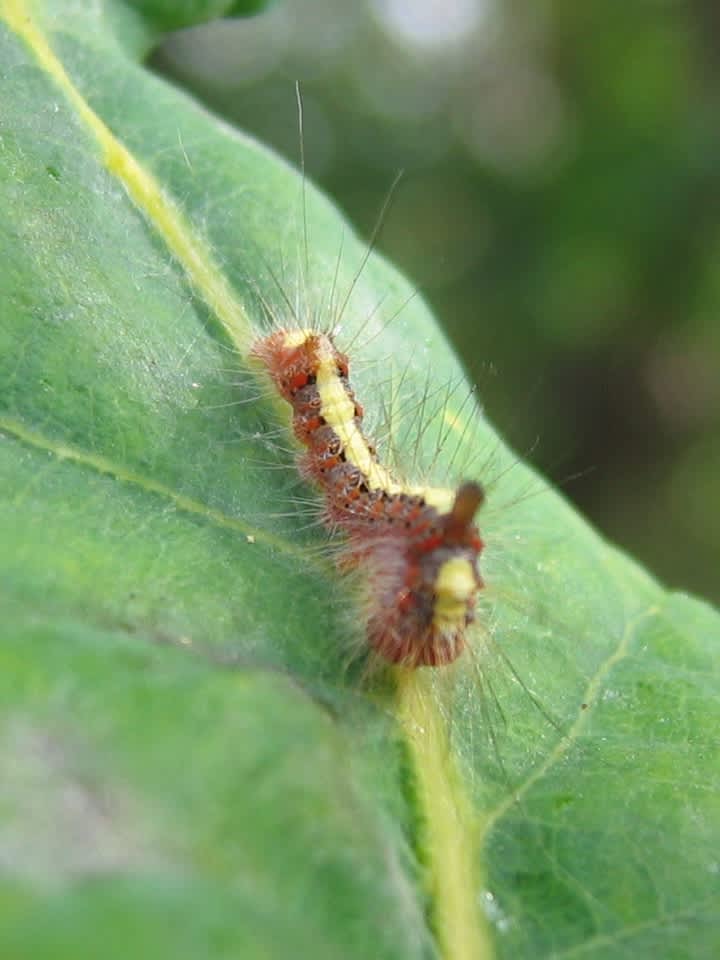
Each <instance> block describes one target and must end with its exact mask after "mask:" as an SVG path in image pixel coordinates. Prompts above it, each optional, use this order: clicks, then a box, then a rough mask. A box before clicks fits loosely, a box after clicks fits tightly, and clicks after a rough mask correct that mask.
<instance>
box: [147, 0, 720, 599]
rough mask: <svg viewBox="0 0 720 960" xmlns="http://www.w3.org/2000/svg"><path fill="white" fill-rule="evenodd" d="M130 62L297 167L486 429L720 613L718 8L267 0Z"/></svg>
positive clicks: (633, 2) (595, 0) (701, 2)
mask: <svg viewBox="0 0 720 960" xmlns="http://www.w3.org/2000/svg"><path fill="white" fill-rule="evenodd" d="M153 66H154V68H155V69H156V70H158V71H159V72H161V73H163V74H165V75H166V76H169V77H171V78H173V79H175V80H177V81H178V82H180V83H182V84H183V85H185V86H187V87H189V88H190V89H191V90H192V91H194V92H195V93H196V94H197V95H198V96H199V97H200V98H202V100H204V101H205V102H206V103H207V104H208V105H210V106H211V107H212V108H213V109H214V110H216V111H218V112H220V113H222V114H224V115H225V116H226V117H228V118H229V119H230V120H231V121H232V122H233V123H235V124H237V125H238V126H239V127H241V128H242V129H245V130H247V131H248V132H251V133H253V134H254V135H256V136H257V137H258V138H259V139H260V140H262V141H264V142H266V143H268V144H271V145H274V146H275V147H276V148H277V149H278V150H280V151H281V152H282V153H284V154H285V155H287V156H288V157H289V158H291V159H292V160H293V161H294V162H297V160H298V156H299V140H298V124H297V109H296V104H295V95H294V91H293V83H294V81H295V80H296V79H298V80H300V81H301V83H302V89H303V96H304V105H305V111H304V112H305V147H306V155H307V169H308V172H309V175H310V176H311V177H312V178H313V179H315V180H317V181H318V182H319V183H320V184H321V185H322V186H324V187H325V188H326V190H327V191H328V192H329V193H330V194H331V195H332V196H333V197H334V198H335V199H336V201H337V202H338V203H339V204H340V205H341V206H342V207H343V208H344V209H345V210H346V211H347V213H348V215H349V217H350V219H351V220H352V221H353V222H354V223H355V224H356V226H357V227H358V229H359V230H360V231H361V232H364V233H365V235H366V236H369V235H370V234H371V233H372V230H373V227H374V225H375V223H376V220H377V215H378V210H379V208H380V207H381V205H382V201H383V199H384V197H385V195H386V193H387V190H388V187H389V185H390V183H391V182H392V180H393V177H394V175H395V174H396V172H397V171H398V170H399V169H401V168H402V169H404V170H405V176H404V179H403V181H402V183H401V185H400V187H399V189H398V191H397V193H396V194H395V196H394V199H393V203H392V207H391V210H390V212H389V213H388V214H387V216H386V218H385V220H384V223H383V225H382V230H381V234H380V238H379V241H378V247H379V249H380V250H382V251H383V252H384V253H386V254H387V255H388V256H389V257H390V258H391V259H392V260H394V261H395V262H396V263H397V264H398V265H399V266H400V267H401V268H402V269H403V270H404V271H405V272H406V273H407V274H408V275H409V276H410V278H411V279H412V281H413V282H414V283H415V284H417V286H418V288H419V289H420V290H421V291H422V293H423V294H424V296H425V297H426V298H427V299H428V300H429V301H430V303H431V304H432V306H433V307H434V309H435V311H436V312H437V314H438V316H439V318H440V319H441V321H442V322H443V323H444V324H445V326H446V329H447V331H448V333H449V335H450V336H451V338H452V339H453V340H454V341H455V344H456V346H457V349H458V351H459V353H460V356H461V357H463V358H465V360H466V363H467V365H468V368H469V369H470V372H471V374H472V375H473V376H474V377H475V379H476V381H477V383H478V385H479V388H480V393H481V397H482V398H483V401H484V403H485V406H486V409H487V411H488V414H489V416H490V418H491V419H492V420H493V422H494V423H495V424H496V425H497V426H498V428H499V429H500V431H501V432H502V433H504V435H505V436H506V437H507V438H508V439H509V440H510V442H511V443H512V444H513V445H514V446H515V448H516V449H517V450H518V451H519V452H520V453H521V454H523V455H524V456H525V457H526V458H528V459H530V460H532V461H534V462H535V463H536V464H537V465H538V467H539V468H540V469H541V470H542V471H543V472H544V473H546V474H547V475H549V476H550V477H551V478H552V479H553V480H554V482H555V483H556V484H558V485H560V486H561V487H562V488H563V489H564V490H565V492H566V494H567V496H568V497H570V498H571V499H573V500H574V501H575V502H576V503H577V504H578V505H579V507H580V508H581V509H582V511H583V512H585V513H586V514H587V515H588V516H589V517H590V518H591V519H592V520H593V521H594V522H595V523H596V524H597V526H598V527H600V528H601V529H602V530H603V531H604V532H605V533H606V534H607V535H608V536H609V537H610V538H612V539H613V540H615V541H616V542H617V543H619V544H621V545H623V546H624V547H626V548H627V549H628V550H629V551H630V552H632V553H633V554H635V555H636V556H637V557H638V558H639V559H640V560H641V561H643V562H644V563H645V564H646V565H647V566H648V567H649V568H650V569H651V570H652V571H654V572H655V573H656V574H657V575H658V576H659V577H660V578H661V579H662V580H664V581H665V582H666V583H667V584H668V585H670V586H673V587H677V588H681V589H688V590H692V591H695V592H698V593H701V594H704V595H705V596H708V597H710V598H711V599H713V600H715V601H716V602H718V601H720V547H719V545H720V510H719V509H718V500H719V499H720V498H719V494H720V4H718V3H717V0H693V2H686V3H683V2H677V0H676V2H672V0H629V2H625V3H614V2H609V0H582V2H578V0H556V2H541V0H513V2H508V0H359V2H351V0H346V2H337V0H335V2H332V0H285V2H283V0H278V2H277V3H275V4H274V5H271V6H270V8H269V9H268V10H266V11H265V12H263V13H260V14H258V15H257V16H255V17H250V18H248V19H245V20H237V21H218V22H215V23H213V24H210V25H208V26H206V27H199V28H194V29H192V30H187V31H184V32H182V33H178V34H175V35H174V36H172V37H170V38H169V39H168V41H167V42H166V44H165V45H164V47H163V48H162V49H161V50H159V51H158V52H156V54H155V56H154V60H153Z"/></svg>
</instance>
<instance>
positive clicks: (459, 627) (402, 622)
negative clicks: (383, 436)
mask: <svg viewBox="0 0 720 960" xmlns="http://www.w3.org/2000/svg"><path fill="white" fill-rule="evenodd" d="M250 356H251V358H253V359H254V360H255V361H258V362H259V363H260V364H261V365H262V366H263V367H264V369H265V370H266V372H267V374H268V375H269V377H270V379H271V381H272V383H273V385H274V387H275V389H276V390H277V391H278V393H279V394H280V396H281V397H282V398H283V399H284V400H285V401H286V402H287V403H288V404H289V405H290V406H291V408H292V419H293V431H294V434H295V436H296V438H297V439H298V441H299V442H300V443H301V444H302V445H303V446H304V447H305V452H304V453H303V454H302V455H301V456H300V458H299V470H300V473H301V475H302V476H303V477H304V478H306V479H307V480H309V481H310V482H311V483H313V484H314V485H315V486H316V487H318V488H319V489H320V491H321V493H322V495H323V498H324V517H323V519H324V522H325V525H326V526H327V527H328V528H329V529H331V530H332V531H333V532H340V533H341V534H342V535H343V536H344V541H345V547H344V552H343V563H342V565H343V567H345V566H350V567H353V568H358V569H359V570H360V572H361V573H362V574H363V576H364V579H365V582H366V584H367V596H368V612H367V619H366V634H367V640H368V643H369V645H370V647H371V649H372V650H374V651H375V652H376V653H377V654H379V655H380V656H381V657H382V658H383V659H385V660H386V661H388V662H390V663H393V664H400V665H402V666H404V667H409V668H416V667H422V666H428V667H440V666H444V665H447V664H450V663H452V662H453V661H454V660H456V659H457V657H459V656H460V654H461V653H462V651H463V649H464V647H465V637H466V631H467V628H468V626H469V625H470V624H471V623H472V621H473V620H474V617H475V601H476V597H477V594H478V591H479V590H480V589H481V588H482V586H483V581H482V577H481V575H480V572H479V569H478V564H479V559H480V555H481V553H482V550H483V541H482V538H481V536H480V533H479V531H478V528H477V525H476V524H475V522H474V518H475V514H476V513H477V511H478V509H479V507H480V506H481V504H482V502H483V500H484V492H483V489H482V487H481V486H480V485H479V484H478V483H475V482H465V483H462V484H461V485H460V486H459V487H458V488H457V489H456V490H450V489H445V488H438V487H415V486H407V485H404V484H402V483H401V482H400V481H399V480H397V479H396V478H395V477H393V475H392V474H391V472H390V471H389V470H387V469H386V468H385V467H384V466H383V465H382V464H381V463H380V462H379V458H378V455H377V452H376V449H375V446H374V444H373V443H372V442H370V441H369V440H368V438H367V437H366V436H365V434H364V432H363V416H364V410H363V407H362V405H361V404H360V402H359V401H358V400H357V398H356V397H355V393H354V391H353V388H352V386H351V384H350V379H349V373H350V365H349V360H348V357H347V355H346V354H344V353H342V352H341V351H340V350H338V348H337V347H336V345H335V343H334V342H333V339H332V336H331V335H330V334H327V333H320V332H317V331H313V330H309V329H308V330H303V329H296V330H290V329H279V330H275V331H274V332H272V333H270V334H268V335H266V336H264V337H260V338H258V339H257V340H256V341H255V342H254V343H253V345H252V347H251V350H250Z"/></svg>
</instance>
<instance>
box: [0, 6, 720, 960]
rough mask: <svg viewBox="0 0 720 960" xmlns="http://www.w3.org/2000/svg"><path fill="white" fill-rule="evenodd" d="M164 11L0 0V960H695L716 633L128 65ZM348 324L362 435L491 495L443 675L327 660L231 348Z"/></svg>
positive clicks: (380, 288) (203, 129) (203, 118)
mask: <svg viewBox="0 0 720 960" xmlns="http://www.w3.org/2000/svg"><path fill="white" fill-rule="evenodd" d="M163 6H164V7H165V9H167V10H170V9H171V6H170V5H169V4H164V5H163V4H160V3H155V4H140V3H137V4H135V5H134V9H133V10H131V9H130V8H129V7H127V6H124V5H123V4H120V3H111V2H108V3H107V4H105V5H104V6H102V7H100V5H97V6H95V5H94V6H93V7H92V13H90V12H88V11H87V10H86V9H85V8H84V5H77V4H73V3H70V2H67V3H63V2H60V0H58V2H56V3H50V2H48V3H46V4H40V3H38V4H37V5H33V6H32V7H30V6H29V5H27V4H25V3H22V2H20V0H0V15H1V17H2V19H1V20H0V24H1V25H0V71H2V89H3V96H2V98H0V197H1V203H2V220H1V221H0V222H1V223H2V230H1V231H0V245H1V248H0V263H1V264H2V267H1V268H0V302H1V303H2V319H1V320H0V368H1V369H0V400H1V403H0V431H1V432H2V442H1V443H0V461H1V464H2V465H1V467H0V493H1V494H2V499H1V501H0V509H1V510H2V520H1V521H0V522H1V524H2V526H1V527H0V529H1V530H2V551H1V552H0V583H1V584H2V587H1V588H0V589H1V590H2V613H3V619H2V623H3V642H2V647H1V648H0V658H1V659H0V713H1V716H2V722H1V727H0V783H1V784H2V791H1V793H0V953H1V954H2V956H7V957H22V956H27V957H33V958H43V957H66V956H67V957H73V958H76V957H86V956H101V955H102V956H104V957H114V956H117V957H121V956H122V957H126V956H133V957H148V958H150V957H153V958H155V957H158V956H173V957H188V958H191V957H192V958H196V957H199V956H203V957H205V956H206V957H243V958H254V957H258V958H260V957H284V956H288V957H289V956H293V957H295V956H301V957H304V956H308V957H310V956H311V957H314V958H324V957H327V958H337V957H343V958H353V957H358V958H372V960H375V958H384V957H388V958H390V957H392V958H396V957H397V958H412V957H433V956H441V957H444V958H448V960H463V958H478V957H483V956H494V955H498V956H501V957H512V958H518V957H525V956H527V957H538V956H544V955H548V956H549V955H552V956H556V957H560V956H580V955H582V956H588V957H616V956H628V957H630V956H631V957H645V956H653V955H654V956H673V957H681V956H693V957H703V956H707V957H714V956H716V955H717V953H718V950H719V949H720V924H719V923H718V916H719V915H720V914H719V911H718V907H719V906H720V902H719V893H720V858H719V856H718V850H719V849H720V844H719V842H718V841H720V836H719V833H720V831H719V828H718V824H720V800H718V797H720V783H718V751H717V746H718V734H717V731H718V728H719V724H720V707H719V704H720V698H719V697H718V682H717V676H718V649H719V646H718V639H719V638H720V624H719V619H718V616H717V614H716V613H715V612H713V611H712V610H710V609H709V608H707V607H705V606H703V605H702V604H701V603H699V602H698V601H695V600H692V599H690V598H687V597H683V596H678V595H672V594H668V593H666V592H665V591H663V590H662V589H661V587H660V586H659V585H658V584H656V583H655V582H654V581H653V580H652V579H651V578H650V577H649V576H647V575H646V574H644V573H643V572H642V571H641V570H639V569H638V568H637V567H636V566H635V565H634V564H633V563H632V562H631V561H630V560H628V559H627V558H626V557H624V556H622V555H620V554H619V553H618V552H617V551H615V550H613V548H612V547H610V546H608V545H607V544H605V543H604V542H603V541H602V540H600V538H599V537H598V536H597V535H596V534H595V533H594V532H593V531H592V530H591V529H589V528H588V527H587V525H586V524H585V523H584V522H583V521H582V520H581V519H580V518H579V517H577V515H576V514H574V513H573V512H572V510H571V509H570V508H569V507H568V506H567V504H566V503H565V502H564V501H563V500H562V499H561V498H560V497H559V496H558V495H556V494H554V493H553V492H551V491H549V490H546V489H545V488H544V487H543V486H542V484H541V482H540V481H539V480H538V479H537V478H536V477H534V476H533V475H532V474H531V473H530V472H529V471H528V470H527V469H526V468H525V467H524V466H522V465H521V464H519V463H517V462H515V458H514V456H513V455H512V453H510V452H509V451H507V450H506V449H505V448H504V447H503V446H502V445H501V444H500V443H499V441H498V440H497V438H496V437H495V436H494V434H493V433H492V431H491V430H490V428H489V427H488V426H487V424H486V423H485V422H484V420H483V419H482V417H481V416H480V414H479V413H478V412H477V411H476V410H474V409H473V408H472V404H471V403H464V402H463V399H462V398H463V396H464V394H463V392H462V390H460V393H459V395H458V394H453V396H452V397H451V399H450V400H449V401H448V403H447V404H446V403H445V397H446V395H447V391H446V388H445V385H446V384H447V383H453V382H457V381H458V378H459V372H458V364H457V360H456V359H455V358H454V357H453V355H452V353H451V351H450V350H449V348H448V346H447V344H446V343H445V341H444V339H443V337H442V334H441V333H440V332H439V331H438V329H437V327H436V325H435V323H434V321H433V319H432V317H431V316H430V315H429V314H428V312H427V310H426V308H425V306H424V305H423V304H422V302H421V301H420V299H419V298H418V297H415V296H413V291H412V288H411V287H410V286H409V285H408V284H407V282H406V281H405V280H403V279H402V278H401V277H399V276H398V275H397V274H396V273H395V272H394V271H393V270H392V269H391V268H390V267H389V266H388V265H387V264H386V263H384V262H383V261H382V260H381V259H380V258H378V257H375V256H373V257H371V258H370V259H369V261H368V262H367V264H365V265H364V266H363V256H364V252H363V246H362V244H361V243H359V242H358V241H357V240H356V239H355V237H354V236H353V235H352V231H351V229H350V228H349V227H348V226H347V224H345V223H344V222H343V221H342V218H341V217H340V216H339V214H338V213H337V211H336V210H335V209H334V208H333V207H332V205H331V204H330V203H329V202H328V201H327V200H326V199H325V198H324V197H322V196H321V195H320V194H318V193H317V192H316V191H315V190H313V189H312V188H310V187H308V190H307V197H306V199H307V211H306V214H305V213H304V212H303V207H302V203H301V197H302V190H301V186H300V180H299V177H298V175H297V174H296V173H295V172H293V171H292V170H291V169H290V168H288V167H287V166H286V165H285V164H284V163H283V162H282V161H280V160H279V159H278V158H277V157H275V156H274V155H272V154H271V153H270V152H269V151H267V150H265V149H263V148H262V147H260V146H259V145H258V144H256V143H255V142H253V141H252V140H250V139H248V138H246V137H244V136H242V135H241V134H239V133H237V132H236V131H234V130H231V129H229V128H228V127H227V126H226V125H224V124H223V123H221V122H219V121H218V120H216V119H215V118H213V117H212V116H209V115H208V114H207V113H206V111H205V110H203V109H202V107H200V106H198V105H197V104H196V103H195V102H193V101H192V100H190V99H189V98H187V97H186V96H185V95H183V94H182V93H181V92H178V91H177V90H174V89H172V88H171V87H169V86H168V85H166V84H165V83H164V82H162V81H161V80H159V79H158V78H156V77H153V76H152V75H151V74H149V73H147V72H146V71H145V70H144V69H143V68H142V67H141V66H139V64H138V62H137V60H136V57H138V56H139V55H140V53H142V52H144V51H146V50H147V49H148V48H149V47H150V46H151V45H152V44H153V42H155V39H156V36H155V33H154V31H155V30H156V29H157V28H158V24H160V23H161V24H162V25H163V26H169V25H179V24H180V23H181V22H186V20H185V13H187V12H188V11H191V12H192V16H193V18H195V17H198V16H204V15H206V14H207V13H208V12H209V11H211V8H212V9H214V8H213V5H212V4H196V5H190V4H187V5H185V6H184V7H183V8H182V9H183V10H184V11H185V12H184V13H182V17H181V19H180V20H173V21H171V22H167V21H161V20H160V19H159V18H158V10H160V8H161V7H163ZM220 6H221V7H224V6H229V5H220ZM143 11H146V13H147V16H144V14H143ZM291 95H292V93H291V91H288V96H291ZM304 224H306V225H307V236H308V249H307V258H306V256H305V244H304V240H303V236H304ZM306 259H307V262H306ZM361 267H362V270H360V268H361ZM358 271H360V273H359V277H358ZM356 278H357V279H356ZM346 296H347V297H348V301H347V304H346V305H345V307H344V310H343V311H342V327H343V332H342V336H343V338H344V340H345V342H352V341H353V340H354V338H355V337H356V336H357V343H356V344H355V347H354V351H353V352H354V353H356V352H357V353H360V356H361V360H362V361H363V362H362V363H360V365H359V366H358V365H357V364H356V366H355V368H354V372H353V378H354V381H355V382H356V384H357V390H358V394H359V396H361V397H362V398H363V399H365V398H367V406H368V408H369V416H370V419H371V420H372V418H373V417H374V418H375V421H376V422H378V421H379V420H380V421H381V420H382V416H383V412H384V411H385V412H387V410H388V408H389V407H394V406H395V405H397V406H398V407H399V408H400V409H401V410H402V409H405V410H406V411H407V410H410V411H411V414H410V416H409V417H408V418H407V419H406V421H405V425H404V426H403V425H402V424H400V426H399V427H396V421H395V420H392V421H391V422H392V423H393V427H394V429H395V432H396V435H395V437H394V443H395V445H396V446H397V447H398V449H399V450H400V451H401V460H402V456H403V454H402V451H403V450H404V451H405V455H406V461H405V462H407V460H410V461H414V468H415V469H416V470H418V471H422V470H423V469H424V468H425V467H427V466H428V464H429V463H430V462H431V461H433V460H434V459H435V456H436V453H437V448H438V446H441V447H442V449H441V451H440V455H439V462H438V464H436V465H435V469H436V472H439V473H440V474H442V469H443V467H444V468H446V469H451V468H453V467H454V473H455V474H458V473H463V472H464V473H467V474H468V475H473V476H475V475H477V476H479V478H480V479H482V480H483V481H484V482H486V483H487V484H488V486H489V489H490V502H489V506H488V508H487V510H486V511H485V513H484V516H483V534H484V536H486V538H487V541H488V549H487V554H486V556H485V562H484V565H483V575H484V577H485V579H486V581H487V584H488V587H487V591H486V595H485V597H484V599H483V604H482V609H481V611H480V620H481V622H482V623H484V624H486V625H487V626H486V630H483V629H482V628H478V630H477V631H476V634H475V637H474V645H475V650H476V652H475V655H474V656H473V655H470V654H468V656H465V657H463V658H461V660H460V661H459V662H458V664H457V667H456V668H455V669H453V670H449V671H446V672H442V671H440V672H436V673H433V672H432V671H427V670H425V671H418V672H417V673H416V674H415V675H412V676H407V675H405V676H403V675H397V676H395V677H390V678H386V680H385V682H382V678H380V679H379V680H378V679H376V680H375V681H373V682H369V681H368V680H367V678H366V677H364V676H363V673H364V671H363V664H362V661H361V660H360V661H359V662H358V661H357V660H355V661H353V664H352V665H351V666H350V667H348V663H349V662H351V661H352V652H353V649H354V648H357V646H358V645H360V644H361V643H362V622H361V621H362V616H361V611H360V609H359V606H358V599H357V596H356V593H355V590H354V587H353V585H352V584H349V583H348V582H347V581H343V580H341V579H340V578H339V575H338V574H337V573H336V571H335V569H334V566H333V563H332V558H331V554H330V553H329V552H328V549H327V544H326V538H325V535H324V534H323V533H322V531H321V530H320V529H319V527H318V525H317V524H316V523H313V522H311V521H312V515H311V516H310V517H309V516H308V511H307V509H302V508H301V507H297V505H296V503H295V501H296V500H297V499H298V498H304V499H305V500H307V498H310V497H312V494H311V493H310V492H309V491H307V490H305V489H304V488H303V487H302V485H301V483H300V481H299V480H298V479H297V478H296V476H295V474H294V470H293V468H292V461H293V453H292V444H291V441H290V438H289V435H288V430H287V422H286V420H283V415H282V413H280V414H278V411H277V409H276V408H275V407H274V406H273V401H272V399H271V398H270V397H269V396H268V394H267V392H266V390H265V389H264V387H263V385H262V383H261V382H259V381H257V380H256V379H255V378H254V376H253V374H252V373H251V371H250V369H249V367H248V364H247V362H246V360H245V358H244V353H245V351H246V349H247V345H248V343H249V341H250V339H251V337H252V329H253V328H255V329H257V328H259V326H260V325H261V324H262V322H263V320H264V318H265V314H266V312H267V311H268V310H269V311H271V312H274V313H275V314H276V315H277V316H279V317H280V318H281V319H282V320H283V321H284V322H287V323H288V324H291V325H292V324H294V323H295V322H296V321H295V319H294V317H293V315H292V314H293V310H292V308H291V305H292V304H295V303H296V302H297V304H298V307H299V311H300V312H301V313H302V315H303V317H305V316H306V315H307V312H308V311H312V312H313V315H316V316H317V315H319V316H320V317H321V318H322V317H324V318H325V319H328V318H329V317H331V316H334V317H336V318H337V307H338V304H342V302H343V301H344V299H345V298H346ZM334 310H335V312H334ZM428 376H430V377H431V379H430V380H428ZM393 384H394V386H393ZM508 389H512V385H508ZM398 394H399V399H397V396H398ZM433 396H437V397H438V398H439V399H438V402H437V404H436V406H437V407H438V410H439V411H440V413H442V414H443V417H442V418H440V419H439V420H438V418H436V420H435V422H436V423H438V424H439V425H438V426H437V432H433V429H432V428H430V429H428V430H424V431H421V432H420V437H419V439H418V438H417V437H416V436H415V435H416V434H417V419H416V418H414V417H413V415H412V411H413V409H417V403H419V402H421V401H422V400H423V398H425V400H426V406H429V407H432V406H433V402H432V397H433ZM413 398H415V399H413ZM396 400H397V403H396ZM442 439H444V440H445V443H444V444H439V440H442ZM506 658H507V659H506ZM510 663H511V664H512V669H511V667H510ZM518 678H520V679H521V680H522V683H520V682H519V681H518ZM536 702H537V703H539V704H540V705H541V706H542V709H538V707H537V705H536ZM500 709H501V710H502V718H500V716H499V710H500ZM546 713H550V714H552V716H553V717H555V718H556V720H557V725H553V724H551V723H549V722H548V719H547V717H546V715H545V714H546ZM503 718H504V719H503Z"/></svg>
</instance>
